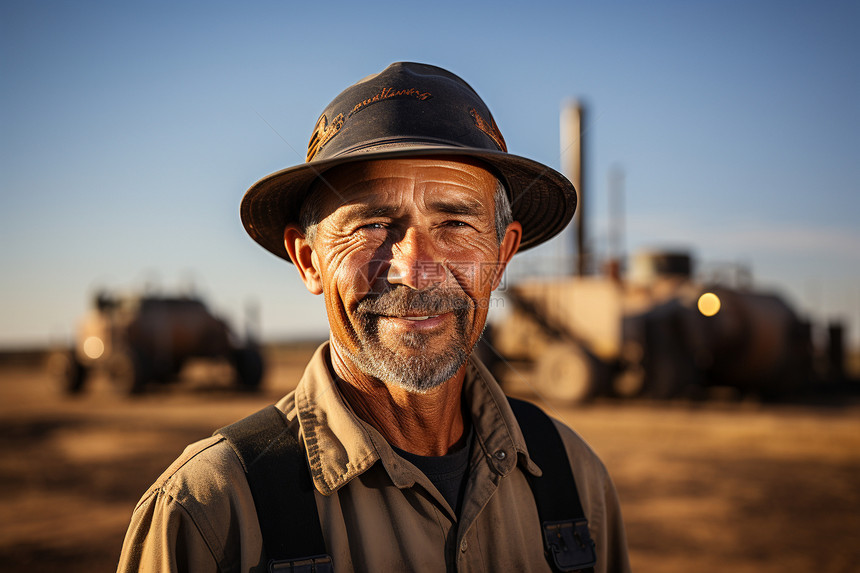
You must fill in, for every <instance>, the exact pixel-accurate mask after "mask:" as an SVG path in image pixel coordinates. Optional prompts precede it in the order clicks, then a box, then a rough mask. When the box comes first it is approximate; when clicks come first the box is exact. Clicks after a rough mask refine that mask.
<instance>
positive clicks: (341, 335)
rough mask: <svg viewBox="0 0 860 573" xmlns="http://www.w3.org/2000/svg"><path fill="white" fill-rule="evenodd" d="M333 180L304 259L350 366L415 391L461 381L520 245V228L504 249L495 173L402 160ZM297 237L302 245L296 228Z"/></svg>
mask: <svg viewBox="0 0 860 573" xmlns="http://www.w3.org/2000/svg"><path fill="white" fill-rule="evenodd" d="M325 179H326V181H327V183H328V185H325V184H323V185H321V186H320V189H321V192H322V193H323V196H322V203H321V205H322V210H321V214H322V218H321V220H320V222H319V224H318V225H317V228H316V235H315V238H314V242H313V244H312V245H309V247H310V253H311V254H310V255H309V256H308V257H305V258H306V259H307V260H308V261H309V264H306V265H303V264H302V262H301V260H302V257H300V256H294V257H293V258H294V261H296V260H297V259H298V262H297V267H306V268H307V271H304V270H303V269H302V268H300V269H299V270H300V271H301V272H302V274H303V276H304V277H305V282H306V284H307V285H308V288H309V289H310V290H311V291H312V292H320V291H321V292H322V293H323V294H324V296H325V304H326V311H327V313H328V320H329V325H330V327H331V336H332V342H333V347H334V348H333V350H334V351H335V352H337V353H338V354H339V356H340V358H341V359H342V360H344V361H345V362H346V363H347V366H348V367H349V368H353V367H354V368H357V369H358V370H360V371H361V372H363V373H364V374H366V375H369V376H371V377H373V378H376V379H378V380H381V381H383V382H384V383H386V384H393V385H396V386H400V387H402V388H405V389H407V390H411V391H417V392H423V391H427V390H429V389H431V388H434V387H436V386H438V385H439V384H441V383H442V382H444V381H446V380H448V379H450V378H451V377H453V376H454V375H455V374H456V373H457V372H458V370H459V369H460V368H461V367H462V365H463V364H464V363H465V360H466V358H467V357H468V355H469V353H470V352H471V349H472V347H473V346H474V344H475V343H476V342H477V340H478V338H479V336H480V334H481V331H482V329H483V327H484V323H485V320H486V317H487V310H488V306H489V299H490V294H491V292H492V290H493V289H494V288H495V287H496V286H497V285H498V283H499V281H500V279H501V274H502V271H503V270H504V266H505V264H506V263H507V262H508V260H510V257H511V256H512V255H513V253H514V252H515V251H516V248H517V246H518V245H519V237H520V226H519V224H518V223H513V224H512V225H511V226H509V227H508V230H507V233H506V235H505V238H504V239H503V240H502V242H501V245H500V244H499V241H498V238H497V235H496V229H495V218H494V200H493V195H494V192H495V189H496V179H495V177H494V176H493V175H492V174H491V173H489V172H488V171H486V170H485V169H483V168H481V167H478V166H477V165H473V164H469V163H463V162H455V161H448V160H442V159H393V160H380V161H372V162H366V163H362V164H354V165H346V166H342V167H340V168H337V169H335V170H333V171H330V172H327V173H326V174H325ZM294 233H295V232H294ZM286 237H287V242H288V247H287V248H288V250H290V246H289V242H290V232H289V228H288V232H287V235H286ZM294 250H295V249H294ZM292 252H293V251H291V254H292Z"/></svg>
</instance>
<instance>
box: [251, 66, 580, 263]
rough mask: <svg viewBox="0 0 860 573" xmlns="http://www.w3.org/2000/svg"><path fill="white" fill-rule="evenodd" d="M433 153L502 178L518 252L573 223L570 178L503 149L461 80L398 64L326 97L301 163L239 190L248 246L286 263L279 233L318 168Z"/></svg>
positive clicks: (296, 210) (481, 107)
mask: <svg viewBox="0 0 860 573" xmlns="http://www.w3.org/2000/svg"><path fill="white" fill-rule="evenodd" d="M438 155H448V156H462V157H470V158H475V159H479V160H480V161H482V162H484V163H486V164H487V166H488V167H489V168H490V169H491V170H493V171H495V173H496V175H497V176H499V177H500V178H501V179H502V182H503V183H504V184H505V187H506V189H507V191H508V196H509V197H510V200H511V209H512V210H513V216H514V220H516V221H519V222H520V223H521V224H522V226H523V237H522V242H521V243H520V250H521V251H522V250H525V249H528V248H530V247H534V246H535V245H538V244H540V243H543V242H544V241H546V240H548V239H550V238H552V237H554V236H555V235H556V234H558V233H559V232H561V230H562V229H564V227H565V226H566V225H567V224H568V223H569V222H570V220H571V218H572V217H573V213H574V211H575V210H576V190H575V189H574V188H573V185H572V184H571V182H570V181H569V180H568V179H567V178H566V177H564V176H563V175H562V174H560V173H558V172H557V171H555V170H554V169H551V168H549V167H547V166H545V165H542V164H540V163H538V162H536V161H532V160H531V159H526V158H524V157H519V156H517V155H511V154H510V153H508V152H507V147H506V145H505V140H504V138H503V137H502V134H501V132H499V128H498V127H497V126H496V122H495V121H494V120H493V116H492V115H491V114H490V110H489V109H488V108H487V106H486V104H484V102H483V101H482V100H481V98H480V97H478V94H477V93H475V91H474V90H473V89H472V88H471V87H470V86H469V85H468V84H467V83H466V82H464V81H463V80H462V79H460V78H459V77H457V76H455V75H454V74H452V73H451V72H449V71H446V70H443V69H442V68H439V67H436V66H430V65H427V64H414V63H408V62H398V63H395V64H391V65H390V66H388V67H387V68H385V69H384V70H383V71H382V72H380V73H378V74H374V75H372V76H368V77H366V78H364V79H363V80H361V81H359V82H358V83H356V84H353V85H352V86H350V87H348V88H346V89H345V90H344V91H343V92H341V94H340V95H339V96H337V97H336V98H334V101H332V102H331V103H330V104H329V105H328V107H326V108H325V111H323V113H322V115H321V116H320V118H319V119H318V120H317V123H316V126H315V128H314V132H313V135H311V140H310V143H309V144H308V154H307V158H306V160H305V163H303V164H301V165H297V166H295V167H289V168H287V169H283V170H281V171H278V172H276V173H272V174H271V175H269V176H267V177H264V178H263V179H261V180H259V181H258V182H256V183H255V184H254V185H253V186H251V188H250V189H248V192H247V193H245V197H244V198H243V199H242V206H241V215H242V223H243V224H244V225H245V230H247V231H248V234H250V235H251V237H252V238H253V239H254V240H255V241H257V242H258V243H259V244H261V245H262V246H263V247H265V248H266V249H267V250H269V251H270V252H272V253H274V254H276V255H277V256H279V257H281V258H283V259H286V260H288V261H289V260H290V257H289V255H288V254H287V251H286V249H285V248H284V227H286V226H287V225H288V224H289V223H297V222H298V218H299V210H300V209H301V205H302V201H304V198H305V195H306V194H307V191H308V189H309V187H310V186H311V184H312V183H313V182H314V180H315V179H316V178H317V177H319V176H320V175H321V174H323V173H324V172H325V171H326V170H327V169H331V168H332V167H335V166H337V165H343V164H345V163H351V162H356V161H368V160H371V159H393V158H398V157H428V156H438Z"/></svg>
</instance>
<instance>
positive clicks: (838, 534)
mask: <svg viewBox="0 0 860 573" xmlns="http://www.w3.org/2000/svg"><path fill="white" fill-rule="evenodd" d="M309 354H310V349H309V348H308V347H302V348H298V349H296V350H294V351H292V352H280V353H278V354H277V355H273V356H272V359H273V362H274V367H273V368H272V369H271V370H270V372H269V374H268V376H267V380H266V384H265V389H264V391H263V392H261V393H260V394H256V395H248V394H240V393H236V392H233V391H232V390H230V389H229V388H228V386H227V384H225V383H224V382H223V381H219V380H218V373H217V372H214V373H213V371H211V369H206V368H201V369H198V370H197V371H196V372H195V371H194V369H192V371H191V373H190V374H189V378H190V380H188V381H186V382H185V383H184V384H182V385H177V386H174V387H170V388H169V389H164V390H160V391H157V392H154V393H152V394H149V395H146V396H143V397H141V398H139V399H135V400H130V399H128V398H125V397H122V396H119V395H117V394H116V393H114V392H112V389H111V388H110V387H109V385H108V382H107V381H106V380H104V379H96V380H95V381H94V382H93V383H92V384H91V387H90V388H89V389H88V391H87V392H86V393H85V394H84V395H82V396H79V397H75V398H71V399H70V398H68V397H65V396H63V395H62V394H61V393H60V392H59V391H58V390H57V388H55V387H54V386H53V384H52V382H51V380H50V378H49V377H48V376H47V374H46V371H45V369H44V368H40V367H37V366H35V365H22V364H18V365H15V364H12V365H8V364H7V365H4V366H2V368H0V442H1V444H0V445H2V447H0V486H2V487H0V569H2V570H3V571H28V572H39V571H60V570H62V571H68V572H75V571H110V570H112V569H114V568H115V566H116V562H117V558H118V556H119V551H120V547H121V544H122V539H123V535H124V533H125V529H126V526H127V524H128V520H129V517H130V515H131V511H132V508H133V507H134V504H135V503H136V501H137V499H138V498H139V496H140V495H141V494H142V493H143V491H144V490H145V489H146V488H147V486H148V485H149V484H150V483H151V482H152V481H153V480H154V479H155V478H156V477H157V476H158V475H159V474H160V473H161V471H162V470H163V469H164V468H165V467H166V466H167V465H168V464H169V463H170V462H171V461H172V460H173V459H174V458H175V457H176V456H177V455H178V454H179V453H180V452H181V451H182V449H183V448H184V446H185V445H186V444H188V443H189V442H191V441H194V440H197V439H199V438H202V437H205V436H207V435H209V434H211V432H212V431H213V430H214V429H216V428H218V427H220V426H222V425H225V424H227V423H230V422H232V421H234V420H236V419H238V418H240V417H242V416H244V415H246V414H249V413H251V412H253V411H255V410H257V409H259V408H260V407H262V406H263V405H265V404H267V403H271V402H273V401H275V400H276V399H277V398H279V397H280V396H281V395H282V394H284V393H285V392H287V391H288V390H289V389H290V387H291V386H292V385H293V384H294V383H295V381H296V380H297V379H298V377H299V376H300V374H301V371H302V368H303V364H304V362H305V361H306V360H307V357H308V356H309ZM511 388H512V393H516V394H518V395H520V396H526V397H529V398H532V399H536V400H537V401H538V403H540V404H541V405H542V406H544V408H545V409H547V410H548V411H549V412H550V413H551V414H553V415H556V416H558V417H560V418H561V419H563V420H565V421H566V422H567V423H568V424H570V425H571V426H572V427H573V428H575V429H576V430H577V431H578V432H579V433H580V434H582V435H583V436H584V437H585V438H586V439H587V440H588V441H589V443H590V444H591V445H592V447H593V448H594V449H595V450H596V451H597V452H598V453H599V454H600V456H601V457H602V458H603V460H604V461H605V463H606V465H607V466H608V467H609V470H610V473H611V474H612V475H613V477H614V479H615V482H616V486H617V488H618V491H619V494H620V497H621V501H622V506H623V511H624V515H625V521H626V524H627V530H628V537H629V545H630V550H631V559H632V564H633V568H634V570H635V571H637V572H652V571H653V572H667V573H675V572H678V573H680V572H685V573H686V572H692V571H695V572H701V573H707V572H710V571H714V572H716V571H721V572H722V571H726V570H730V571H733V572H734V573H746V572H750V573H751V572H756V573H762V572H774V573H776V572H779V573H784V572H786V571H818V572H833V573H837V572H849V571H857V570H858V563H860V544H858V542H857V539H858V534H860V406H858V405H857V404H856V403H855V404H835V403H832V402H831V404H829V405H827V406H821V405H819V406H799V405H770V406H761V405H758V404H754V403H748V402H740V403H739V402H720V403H707V404H702V403H699V404H691V403H669V404H666V403H663V404H643V403H617V402H615V403H610V402H607V403H599V404H595V405H590V406H587V407H579V408H565V407H560V406H557V405H553V404H547V403H545V402H541V401H540V400H539V399H537V398H536V397H535V395H534V394H533V393H530V391H529V386H528V383H527V380H526V379H521V380H520V383H519V384H514V385H513V386H512V387H511Z"/></svg>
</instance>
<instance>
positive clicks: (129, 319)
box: [53, 292, 263, 394]
mask: <svg viewBox="0 0 860 573" xmlns="http://www.w3.org/2000/svg"><path fill="white" fill-rule="evenodd" d="M195 358H204V359H211V360H219V361H226V362H227V363H229V364H230V365H231V366H232V369H233V373H234V379H235V383H236V385H237V386H238V387H239V388H241V389H245V390H254V389H256V388H258V387H259V385H260V382H261V380H262V377H263V358H262V355H261V352H260V349H259V347H258V345H257V343H256V342H255V341H254V339H253V337H252V336H250V334H249V335H247V336H246V337H245V339H244V340H242V339H240V338H239V337H238V336H237V335H236V334H235V333H233V332H232V331H231V330H230V328H229V327H228V325H227V323H226V322H225V321H224V320H222V319H220V318H218V317H216V316H214V315H213V314H212V313H211V312H210V311H209V309H208V308H207V307H206V305H205V304H204V303H203V301H202V300H200V299H199V298H197V297H195V296H160V295H130V296H120V295H112V294H110V293H107V292H101V293H99V294H98V295H97V296H96V297H95V298H94V303H93V307H92V308H91V309H90V311H89V312H88V313H87V315H86V316H85V317H84V318H83V320H82V321H81V323H80V325H79V328H78V331H77V334H76V337H75V341H74V344H73V346H72V348H68V349H65V350H63V351H61V352H60V353H58V354H56V355H55V356H54V359H53V369H54V371H55V375H56V376H57V377H58V378H59V381H60V384H61V385H62V387H63V388H64V389H65V391H67V392H69V393H78V392H81V391H82V390H83V389H84V387H85V385H86V382H87V380H88V379H89V378H90V376H91V374H92V373H93V372H95V371H103V372H105V373H106V374H107V375H108V376H109V378H110V380H111V382H112V383H113V384H114V385H115V386H116V387H117V388H118V389H119V390H120V391H122V392H125V393H128V394H137V393H140V392H143V391H144V390H145V389H146V388H147V386H148V385H150V384H164V383H169V382H173V381H175V380H177V379H178V376H179V373H180V371H181V370H182V368H183V366H184V365H185V364H186V363H187V362H188V361H189V360H190V359H195Z"/></svg>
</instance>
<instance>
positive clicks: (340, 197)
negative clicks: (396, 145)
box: [311, 158, 498, 217]
mask: <svg viewBox="0 0 860 573" xmlns="http://www.w3.org/2000/svg"><path fill="white" fill-rule="evenodd" d="M497 186H498V179H497V177H496V176H495V175H494V174H493V173H492V172H490V171H489V169H487V168H486V167H485V166H484V165H482V164H481V163H480V162H477V161H473V160H469V159H467V160H461V159H459V158H458V159H453V158H451V159H449V158H408V159H386V160H376V161H367V162H359V163H351V164H346V165H340V166H338V167H335V168H333V169H330V170H328V171H326V172H325V173H323V174H322V175H321V176H320V177H319V179H318V180H317V182H316V183H315V184H314V187H313V188H312V190H311V195H312V196H313V201H314V202H315V203H317V205H318V206H319V209H320V213H319V214H320V215H321V216H322V217H325V216H327V215H328V214H331V213H333V212H334V211H336V210H338V209H339V208H341V207H346V206H349V205H353V204H364V205H367V204H379V205H388V206H392V205H400V206H402V207H404V208H405V207H409V206H411V205H415V204H418V205H419V206H422V207H432V206H433V205H434V204H451V203H458V202H460V203H464V204H469V205H471V206H472V207H473V209H479V210H486V211H487V212H490V211H492V209H493V195H494V193H495V191H496V188H497Z"/></svg>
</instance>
